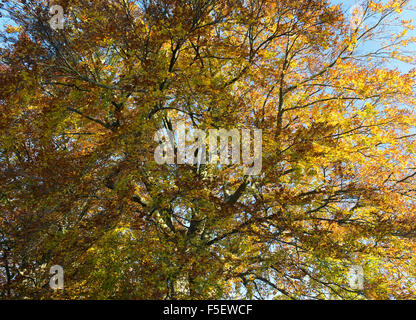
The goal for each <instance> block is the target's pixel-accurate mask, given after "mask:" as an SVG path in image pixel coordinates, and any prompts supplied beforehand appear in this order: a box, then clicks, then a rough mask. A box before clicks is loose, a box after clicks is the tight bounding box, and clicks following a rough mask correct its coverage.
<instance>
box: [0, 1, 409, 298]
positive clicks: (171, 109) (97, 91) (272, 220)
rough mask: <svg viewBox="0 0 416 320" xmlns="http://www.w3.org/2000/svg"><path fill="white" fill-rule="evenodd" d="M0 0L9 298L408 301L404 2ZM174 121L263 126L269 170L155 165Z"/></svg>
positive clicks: (5, 289)
mask: <svg viewBox="0 0 416 320" xmlns="http://www.w3.org/2000/svg"><path fill="white" fill-rule="evenodd" d="M1 3H2V13H3V16H4V17H6V18H7V19H8V20H7V21H6V23H8V25H7V26H6V27H5V28H4V32H2V34H1V37H2V40H1V41H2V45H1V49H0V83H1V90H0V206H1V207H0V208H1V209H0V211H1V215H0V234H1V238H0V245H1V259H2V265H1V269H0V270H1V271H0V285H1V290H0V292H1V297H2V298H4V299H23V298H32V299H33V298H56V299H90V298H94V299H218V298H224V299H245V298H258V299H272V298H273V299H410V298H414V297H415V296H416V286H415V285H416V283H415V282H416V278H415V276H416V260H415V257H414V251H415V245H416V242H415V236H416V202H415V199H416V157H415V154H416V141H415V137H416V134H415V132H416V131H415V125H416V117H415V116H416V113H415V109H414V108H415V102H416V100H415V98H416V96H415V93H414V89H415V77H416V69H413V64H414V63H415V56H414V54H413V53H412V52H411V49H412V45H413V43H414V40H415V38H413V37H412V30H413V25H412V22H411V21H410V20H406V18H405V12H406V7H407V6H408V1H405V0H389V1H376V0H374V1H373V0H365V1H363V3H362V4H361V8H362V10H361V11H362V12H361V11H360V10H358V12H357V11H354V12H352V15H353V17H350V15H349V14H348V13H346V12H345V10H343V8H341V6H340V5H335V4H333V3H331V2H330V1H327V0H297V1H293V0H279V1H277V0H136V1H133V0H100V1H92V0H91V1H90V0H66V1H64V0H62V1H55V2H53V3H52V2H50V1H43V0H26V1H23V0H20V1H18V0H8V1H1ZM52 5H59V6H61V7H62V8H63V12H64V17H65V19H64V21H63V29H60V28H52V23H50V19H52V18H53V14H54V12H52V14H51V13H50V8H51V6H52ZM354 15H355V16H354ZM3 20H4V19H3ZM398 66H400V67H398ZM402 66H406V67H402ZM180 122H184V123H186V126H187V127H188V128H194V129H195V130H196V129H199V130H203V131H206V132H208V130H210V129H220V128H224V129H226V130H231V129H237V130H239V132H241V130H244V129H248V130H262V170H261V173H260V174H258V175H251V176H250V175H245V174H244V168H245V166H244V164H243V163H242V164H238V163H229V164H228V165H225V164H212V163H205V164H199V165H191V164H177V163H178V162H175V164H164V165H159V164H157V163H156V161H155V158H154V152H155V149H156V148H157V146H158V142H157V141H155V139H154V138H155V133H156V132H157V131H158V130H160V129H168V130H171V131H174V130H175V128H177V125H178V123H180ZM174 148H175V151H177V150H176V149H177V148H176V146H175V147H174ZM175 154H176V153H175ZM54 265H60V266H62V268H63V269H64V270H65V280H64V281H65V282H64V283H65V286H64V289H63V290H52V289H51V288H49V279H50V277H51V275H50V274H49V268H50V267H51V266H54ZM354 266H360V267H361V268H362V269H363V270H364V287H363V288H354V287H351V284H350V278H349V277H350V276H349V273H350V270H351V268H352V267H354Z"/></svg>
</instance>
